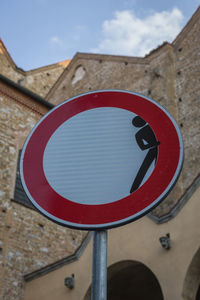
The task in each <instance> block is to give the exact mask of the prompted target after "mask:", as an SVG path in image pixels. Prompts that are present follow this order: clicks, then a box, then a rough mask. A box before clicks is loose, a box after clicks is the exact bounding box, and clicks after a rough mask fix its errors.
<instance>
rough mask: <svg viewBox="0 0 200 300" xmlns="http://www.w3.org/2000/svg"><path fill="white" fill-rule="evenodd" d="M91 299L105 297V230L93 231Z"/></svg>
mask: <svg viewBox="0 0 200 300" xmlns="http://www.w3.org/2000/svg"><path fill="white" fill-rule="evenodd" d="M91 299H92V300H106V299H107V230H100V231H98V230H97V231H94V236H93V260H92V297H91Z"/></svg>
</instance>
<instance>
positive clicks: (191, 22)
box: [172, 6, 200, 48]
mask: <svg viewBox="0 0 200 300" xmlns="http://www.w3.org/2000/svg"><path fill="white" fill-rule="evenodd" d="M199 17H200V6H198V7H197V9H196V11H195V12H194V14H193V15H192V17H191V18H190V20H189V21H188V22H187V23H186V25H185V26H184V27H183V29H182V30H181V32H180V33H179V34H178V35H177V37H176V38H175V39H174V41H173V42H172V45H173V46H174V47H175V48H177V47H178V46H179V44H180V43H181V41H182V40H183V39H184V38H185V36H186V35H187V34H188V32H189V31H190V30H191V28H192V27H193V26H194V24H195V23H196V21H197V19H198V18H199Z"/></svg>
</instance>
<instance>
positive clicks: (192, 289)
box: [183, 249, 200, 300]
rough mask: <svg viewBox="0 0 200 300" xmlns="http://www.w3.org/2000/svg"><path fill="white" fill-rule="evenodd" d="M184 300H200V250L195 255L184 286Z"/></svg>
mask: <svg viewBox="0 0 200 300" xmlns="http://www.w3.org/2000/svg"><path fill="white" fill-rule="evenodd" d="M183 299H184V300H200V249H198V251H197V252H196V253H195V255H194V256H193V259H192V261H191V263H190V265H189V268H188V270H187V273H186V276H185V280H184V284H183Z"/></svg>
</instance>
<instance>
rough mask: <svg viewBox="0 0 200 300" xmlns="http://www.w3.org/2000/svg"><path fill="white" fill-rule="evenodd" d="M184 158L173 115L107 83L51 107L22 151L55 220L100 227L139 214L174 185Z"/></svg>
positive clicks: (37, 195)
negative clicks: (105, 85)
mask: <svg viewBox="0 0 200 300" xmlns="http://www.w3.org/2000/svg"><path fill="white" fill-rule="evenodd" d="M182 163H183V143H182V138H181V135H180V131H179V129H178V127H177V125H176V123H175V121H174V119H173V118H172V117H171V116H170V114H169V113H168V112H167V111H166V110H165V109H164V108H163V107H162V106H160V105H159V104H158V103H156V102H155V101H153V100H151V99H149V98H147V97H144V96H142V95H139V94H135V93H131V92H128V91H120V90H103V91H95V92H91V93H87V94H82V95H79V96H77V97H74V98H71V99H69V100H67V101H65V102H63V103H62V104H60V105H58V106H57V107H55V108H54V109H53V110H51V111H50V112H49V113H47V114H46V115H45V116H44V117H43V118H42V119H41V120H40V121H39V122H38V123H37V124H36V126H35V127H34V128H33V130H32V131H31V133H30V134H29V136H28V138H27V140H26V142H25V145H24V148H23V151H22V155H21V162H20V172H21V179H22V184H23V187H24V190H25V192H26V194H27V196H28V197H29V199H30V200H31V202H32V203H33V205H34V206H35V207H36V208H37V209H38V210H39V211H40V212H41V213H42V214H44V215H45V216H46V217H48V218H50V219H51V220H53V221H55V222H57V223H59V224H61V225H64V226H68V227H72V228H77V229H88V230H98V229H103V228H112V227H116V226H120V225H123V224H126V223H128V222H131V221H134V220H136V219H137V218H139V217H141V216H143V215H145V214H147V213H148V212H149V211H150V210H151V209H153V208H154V207H155V206H157V205H158V204H159V203H160V202H161V201H162V200H163V199H164V198H165V197H166V196H167V194H168V193H169V192H170V190H171V189H172V187H173V186H174V184H175V182H176V180H177V178H178V176H179V173H180V171H181V167H182Z"/></svg>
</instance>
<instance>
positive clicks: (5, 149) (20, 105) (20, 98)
mask: <svg viewBox="0 0 200 300" xmlns="http://www.w3.org/2000/svg"><path fill="white" fill-rule="evenodd" d="M47 111H48V108H46V107H45V106H42V105H41V104H39V103H36V101H35V100H34V99H31V98H30V97H28V96H24V95H23V94H22V93H20V92H18V91H16V90H14V89H13V88H12V87H9V86H7V85H5V84H4V83H1V84H0V149H1V152H0V153H1V154H0V155H1V157H0V169H1V174H0V176H1V178H0V207H1V209H0V258H1V259H0V270H1V272H0V282H1V284H0V299H4V300H14V299H22V298H23V285H24V279H23V276H24V275H25V274H27V273H31V272H33V271H35V270H38V269H41V268H42V267H45V266H47V265H49V264H52V263H54V262H55V261H58V260H59V259H62V258H64V257H67V256H69V255H72V254H73V253H74V252H75V251H76V249H77V248H78V247H79V246H80V244H81V242H82V240H83V238H84V236H85V235H86V233H85V232H80V231H76V230H72V229H67V228H64V227H61V226H58V225H56V224H54V223H53V222H51V221H49V220H47V219H46V218H45V217H43V216H42V215H40V214H39V213H38V212H36V211H35V210H32V209H28V208H26V207H24V206H22V205H20V204H18V203H16V202H14V201H11V200H12V199H13V193H14V186H15V174H16V164H17V159H18V151H19V149H21V147H22V145H23V142H24V140H25V138H26V136H27V135H28V133H29V132H30V130H31V128H32V127H33V126H34V125H35V123H36V122H37V121H38V120H39V119H40V118H41V116H42V115H44V114H45V113H46V112H47Z"/></svg>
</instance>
